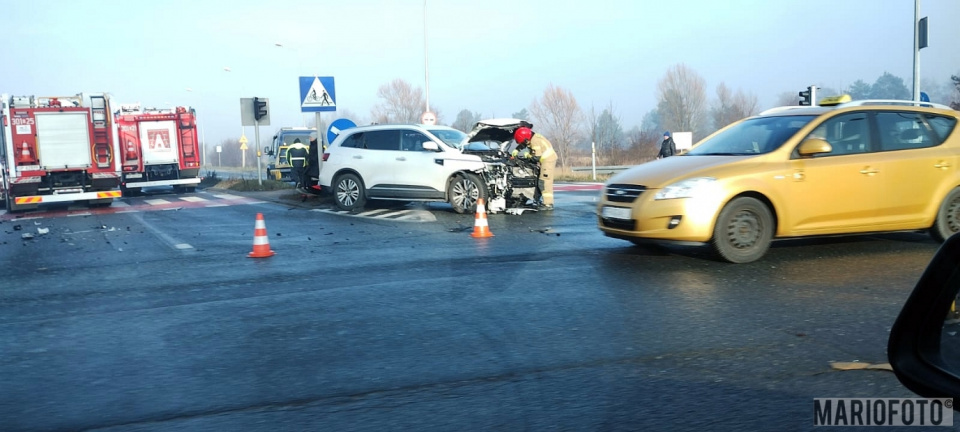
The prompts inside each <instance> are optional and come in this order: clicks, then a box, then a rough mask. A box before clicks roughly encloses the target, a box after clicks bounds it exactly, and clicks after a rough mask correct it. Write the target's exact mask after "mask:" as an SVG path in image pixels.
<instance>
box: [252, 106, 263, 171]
mask: <svg viewBox="0 0 960 432" xmlns="http://www.w3.org/2000/svg"><path fill="white" fill-rule="evenodd" d="M253 130H254V132H253V139H255V140H257V184H258V185H260V186H263V173H262V172H260V122H259V121H254V122H253Z"/></svg>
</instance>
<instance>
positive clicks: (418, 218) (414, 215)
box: [311, 209, 437, 222]
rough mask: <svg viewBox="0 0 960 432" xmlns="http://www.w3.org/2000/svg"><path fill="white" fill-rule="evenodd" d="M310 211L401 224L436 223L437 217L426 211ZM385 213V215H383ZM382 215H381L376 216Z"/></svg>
mask: <svg viewBox="0 0 960 432" xmlns="http://www.w3.org/2000/svg"><path fill="white" fill-rule="evenodd" d="M311 211H315V212H320V213H328V214H333V215H337V216H347V217H355V218H365V219H381V220H395V221H402V222H436V220H437V217H436V216H434V214H433V213H432V212H429V211H427V210H389V209H377V210H370V211H366V212H363V213H356V214H352V213H350V212H348V211H346V210H333V209H312V210H311ZM384 212H387V213H384ZM377 213H383V214H377Z"/></svg>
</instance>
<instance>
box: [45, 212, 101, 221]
mask: <svg viewBox="0 0 960 432" xmlns="http://www.w3.org/2000/svg"><path fill="white" fill-rule="evenodd" d="M92 214H93V213H90V212H80V213H70V214H68V215H67V217H74V216H90V215H92ZM34 219H40V218H34Z"/></svg>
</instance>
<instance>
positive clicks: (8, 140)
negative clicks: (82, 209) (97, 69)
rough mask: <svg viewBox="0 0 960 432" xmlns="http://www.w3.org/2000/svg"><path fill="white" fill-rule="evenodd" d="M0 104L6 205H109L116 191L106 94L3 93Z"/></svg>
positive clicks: (117, 173)
mask: <svg viewBox="0 0 960 432" xmlns="http://www.w3.org/2000/svg"><path fill="white" fill-rule="evenodd" d="M0 105H2V114H0V117H2V119H0V162H2V163H3V169H2V171H3V183H2V190H0V193H2V194H3V198H4V203H5V204H6V208H7V210H8V211H10V212H14V211H20V210H30V209H34V208H36V207H38V206H39V205H40V204H41V203H52V202H65V201H88V203H89V204H90V205H91V206H109V205H110V204H111V203H113V199H114V198H118V197H120V191H119V190H115V189H116V188H117V186H118V185H119V183H120V162H119V159H118V158H117V157H116V155H117V150H118V148H117V141H116V134H115V132H114V129H113V117H112V115H111V111H110V96H109V95H108V94H105V93H97V94H78V95H75V96H64V97H39V96H9V95H6V94H4V95H2V100H0Z"/></svg>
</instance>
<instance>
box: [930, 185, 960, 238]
mask: <svg viewBox="0 0 960 432" xmlns="http://www.w3.org/2000/svg"><path fill="white" fill-rule="evenodd" d="M958 231H960V188H958V189H954V190H952V191H950V193H949V194H947V198H946V199H944V200H943V203H942V204H940V210H938V211H937V219H936V220H935V221H934V222H933V226H932V227H930V236H931V237H933V238H934V240H936V241H938V242H942V241H944V240H946V239H947V238H949V237H950V236H952V235H954V234H956V233H957V232H958Z"/></svg>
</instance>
